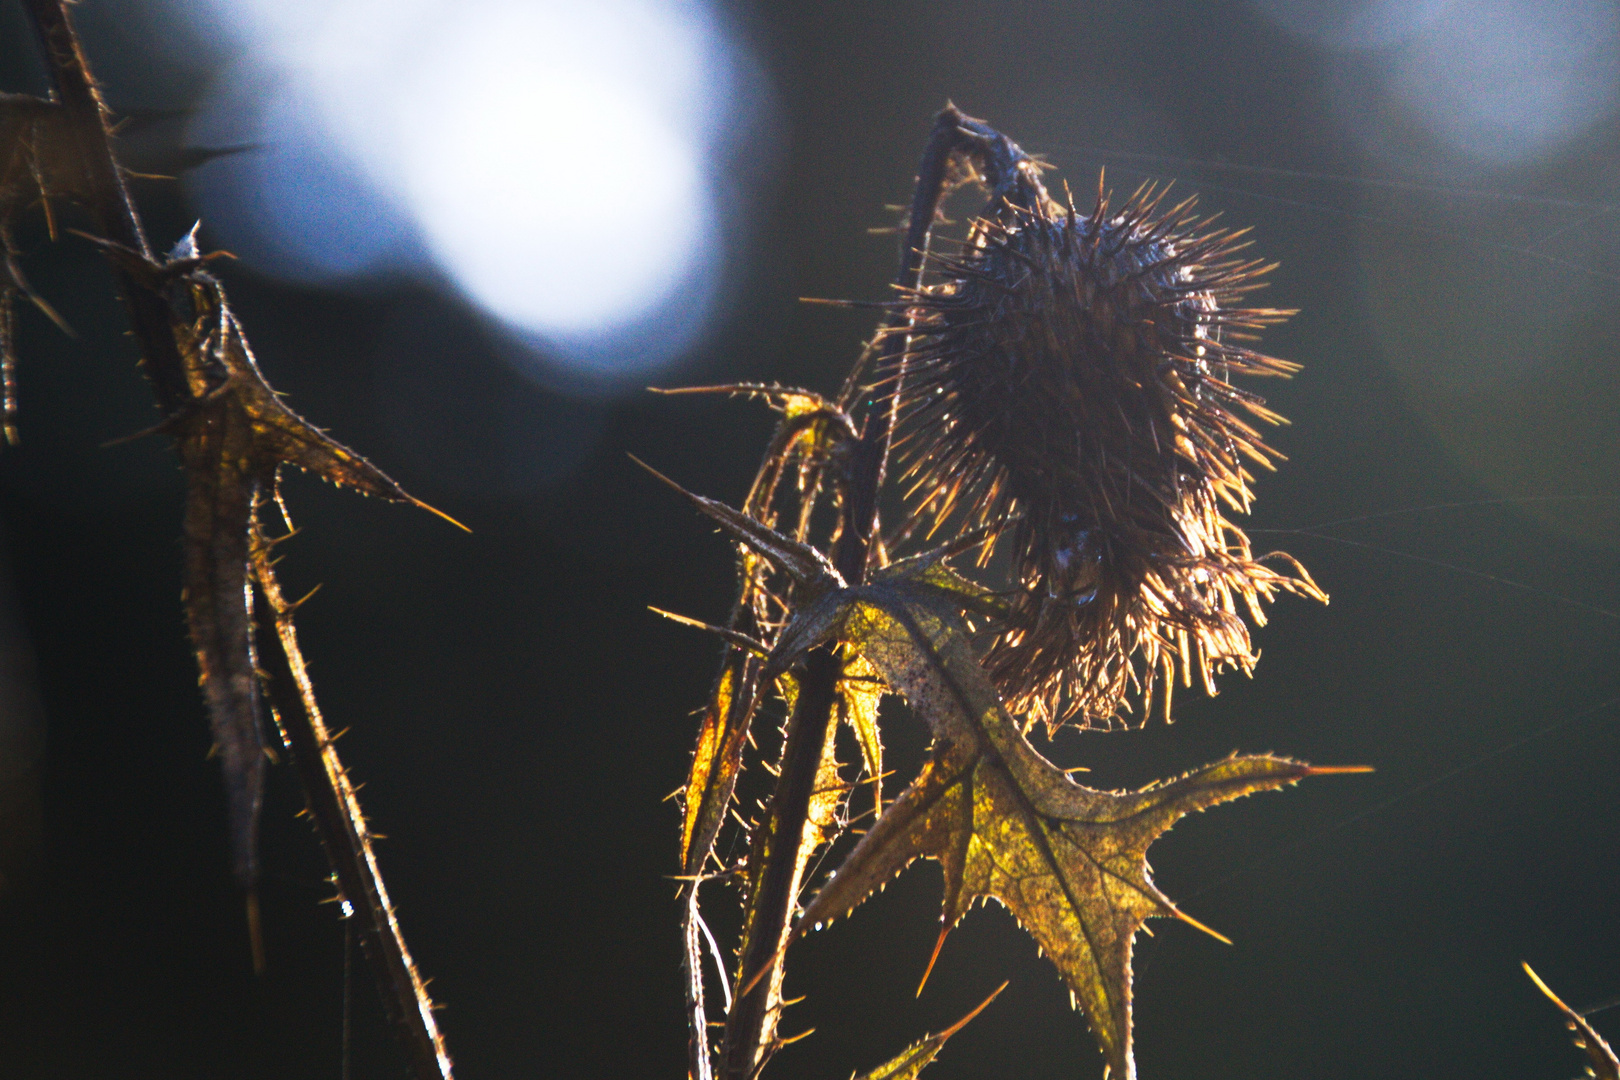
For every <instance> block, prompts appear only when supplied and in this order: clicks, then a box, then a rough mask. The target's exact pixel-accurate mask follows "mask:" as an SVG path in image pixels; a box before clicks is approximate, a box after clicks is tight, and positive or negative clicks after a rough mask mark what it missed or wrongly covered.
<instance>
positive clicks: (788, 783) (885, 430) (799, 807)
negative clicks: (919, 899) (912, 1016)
mask: <svg viewBox="0 0 1620 1080" xmlns="http://www.w3.org/2000/svg"><path fill="white" fill-rule="evenodd" d="M964 125H974V126H977V127H982V125H977V124H976V122H975V121H972V120H969V119H968V118H967V117H964V116H963V115H962V113H961V112H959V111H958V110H957V109H956V107H955V106H954V105H948V106H946V108H945V109H944V110H943V111H942V112H941V113H940V114H939V116H938V117H937V118H936V119H935V121H934V128H933V131H932V133H931V135H930V136H929V140H928V146H927V148H926V149H925V151H924V153H923V158H922V162H921V164H920V166H919V167H918V170H917V186H916V191H915V193H914V195H913V198H912V206H911V217H910V221H909V223H908V227H907V231H906V243H905V247H904V249H903V250H902V251H901V255H900V272H899V274H898V275H897V276H896V284H897V285H899V286H900V287H901V288H902V289H910V288H916V287H917V285H918V284H919V282H920V279H921V274H922V266H923V257H924V252H925V250H926V247H927V243H928V234H929V230H930V229H931V228H932V226H933V223H934V218H935V214H936V212H937V210H938V207H939V202H940V199H941V197H942V195H943V193H944V191H945V182H946V169H947V167H948V165H949V162H950V158H951V155H952V154H953V153H956V152H957V151H959V150H961V149H962V148H963V147H964V146H966V145H968V142H967V141H966V140H968V139H970V138H972V137H974V136H975V135H976V132H975V131H974V130H973V128H972V127H969V128H967V129H966V130H965V129H964ZM905 322H906V316H905V315H904V314H903V313H891V314H890V316H889V317H888V319H887V320H885V325H884V326H883V328H882V329H881V330H880V331H879V333H880V335H881V336H880V357H881V361H882V362H890V361H894V360H896V359H898V357H900V356H901V355H902V354H903V352H904V349H905V334H904V333H901V332H900V331H901V329H902V328H903V326H904V325H905ZM893 400H894V399H893V397H891V398H890V403H889V404H887V405H885V407H883V408H882V410H881V413H880V415H879V416H878V417H876V418H875V419H874V418H872V417H870V416H869V417H868V418H867V420H866V423H865V430H864V432H863V434H862V437H861V439H860V441H859V442H857V443H856V444H855V453H854V454H853V455H852V457H851V458H850V460H849V463H848V465H847V468H846V473H845V476H844V501H843V517H842V520H841V522H840V527H839V531H838V536H839V539H838V543H837V545H836V546H835V548H834V550H833V562H834V564H835V565H836V566H837V567H838V570H839V572H840V573H841V574H842V575H843V576H844V579H845V580H846V581H848V582H850V583H851V584H856V583H859V582H861V581H862V580H864V578H865V574H866V568H867V566H868V563H869V560H870V558H871V555H872V549H873V544H872V538H873V537H874V536H875V535H876V531H877V510H878V492H879V490H880V489H881V488H882V485H883V477H884V472H885V469H886V468H887V464H888V457H889V447H890V444H891V443H892V441H893V437H894V424H895V410H894V406H893V404H892V402H893ZM842 669H843V660H842V658H841V657H840V656H839V655H838V651H837V650H836V648H834V647H832V646H823V647H821V648H818V649H816V650H814V651H812V652H811V654H810V655H809V657H808V658H807V659H806V661H805V665H804V671H803V672H802V677H801V682H800V689H799V695H798V699H797V701H796V702H795V704H794V709H793V714H792V716H791V717H790V718H789V720H788V728H787V739H786V743H785V745H784V747H783V752H782V763H781V772H780V776H779V778H778V781H777V785H776V790H775V791H774V792H773V794H772V796H771V800H770V805H769V807H768V809H767V812H766V815H765V821H764V822H763V823H762V828H761V830H760V832H759V834H758V835H756V838H755V844H754V849H753V853H752V854H751V856H750V860H751V866H752V867H754V868H757V869H753V870H752V871H751V872H752V873H753V876H754V881H755V887H754V890H753V893H752V895H751V897H750V900H749V909H748V912H747V914H746V916H745V922H744V928H743V945H742V952H741V960H740V963H739V966H738V971H739V973H740V978H739V986H746V985H748V983H749V982H754V985H753V987H752V989H750V991H749V992H748V993H746V994H741V995H740V996H739V997H738V999H737V1000H736V1002H734V1004H733V1006H732V1010H731V1014H730V1015H729V1016H728V1017H727V1018H726V1035H725V1044H724V1049H723V1050H722V1069H723V1073H722V1075H723V1076H725V1077H726V1080H752V1077H754V1076H755V1075H756V1074H757V1073H758V1071H759V1069H760V1068H761V1067H762V1065H763V1064H764V1062H765V1061H766V1060H767V1059H768V1058H769V1056H770V1054H771V1051H772V1050H773V1048H774V1047H775V1046H776V1045H777V1041H776V1040H777V1037H776V1022H777V1019H778V1016H779V1015H780V1012H781V1007H782V1006H781V986H782V959H783V957H782V953H783V946H784V945H785V943H786V941H787V934H788V931H789V928H790V926H791V925H792V921H793V914H794V911H795V909H796V907H797V905H798V896H799V890H800V887H801V886H802V884H803V877H804V870H805V866H806V864H807V863H808V861H809V856H810V854H811V849H812V848H813V846H814V842H815V841H814V839H813V837H810V836H809V833H808V832H807V830H806V829H805V822H806V819H807V817H808V815H809V808H810V796H811V794H812V792H813V791H814V785H815V776H816V770H817V767H818V765H819V763H820V761H821V757H822V753H823V751H824V749H825V741H826V739H827V736H828V731H829V723H828V719H829V717H830V715H831V712H832V709H833V707H834V705H835V703H836V701H837V683H838V677H839V674H840V673H841V672H842ZM767 968H768V973H767V974H766V975H765V976H764V977H762V978H758V979H757V981H755V976H756V975H757V974H758V973H759V972H760V971H762V970H766V969H767ZM699 1000H700V1001H701V998H700V999H699ZM694 1075H695V1076H696V1075H701V1074H698V1073H696V1072H694Z"/></svg>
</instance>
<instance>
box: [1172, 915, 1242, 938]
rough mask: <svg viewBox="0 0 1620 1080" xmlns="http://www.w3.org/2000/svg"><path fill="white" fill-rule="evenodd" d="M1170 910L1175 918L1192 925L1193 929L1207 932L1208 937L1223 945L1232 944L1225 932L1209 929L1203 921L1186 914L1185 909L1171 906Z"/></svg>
mask: <svg viewBox="0 0 1620 1080" xmlns="http://www.w3.org/2000/svg"><path fill="white" fill-rule="evenodd" d="M1170 911H1171V914H1173V915H1175V917H1176V918H1178V919H1180V920H1181V921H1182V922H1184V923H1186V924H1187V925H1188V926H1191V927H1194V928H1195V929H1198V930H1202V931H1203V932H1204V933H1206V934H1208V935H1209V936H1210V937H1212V938H1214V939H1215V940H1216V941H1219V942H1220V943H1222V944H1223V945H1230V944H1232V939H1231V938H1229V937H1227V936H1226V935H1225V934H1223V933H1221V932H1220V931H1219V930H1212V929H1210V928H1209V927H1207V926H1205V925H1204V924H1203V923H1201V922H1199V921H1198V920H1197V919H1195V918H1193V917H1192V916H1191V915H1188V914H1187V913H1186V912H1185V911H1182V910H1181V909H1180V908H1171V909H1170Z"/></svg>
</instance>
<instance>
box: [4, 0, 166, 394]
mask: <svg viewBox="0 0 1620 1080" xmlns="http://www.w3.org/2000/svg"><path fill="white" fill-rule="evenodd" d="M23 6H24V7H25V8H26V9H27V11H28V15H29V18H30V19H31V20H32V21H33V24H34V29H35V31H36V33H37V34H38V35H39V40H40V45H41V47H42V48H43V50H44V53H45V64H46V66H47V67H48V68H49V69H50V73H51V81H52V83H53V84H54V86H55V88H56V96H57V98H58V99H59V100H60V101H61V103H62V108H63V110H64V111H65V112H66V114H67V117H68V121H69V125H70V127H71V129H72V131H73V138H74V141H75V144H76V148H77V149H78V154H77V158H78V162H79V166H80V168H81V169H83V170H84V174H83V177H82V178H81V180H80V182H78V183H75V184H73V185H72V187H73V189H74V190H75V191H77V192H80V193H81V197H82V198H83V199H85V200H86V202H87V204H88V208H89V210H90V213H91V214H92V215H93V216H94V218H95V219H96V224H97V225H98V226H99V227H100V229H101V234H102V235H103V236H105V237H106V238H107V239H108V240H111V241H112V242H113V243H115V244H118V245H120V246H122V247H125V248H128V249H129V250H131V251H138V252H140V253H141V254H142V255H144V256H146V257H147V258H148V259H150V258H151V257H152V248H151V246H150V245H149V244H148V243H147V241H146V230H145V228H143V227H142V225H141V218H140V215H139V214H138V213H137V212H136V210H135V204H134V202H133V201H132V200H131V199H130V195H129V187H128V185H126V184H125V183H124V171H123V169H122V167H121V166H120V165H119V164H118V158H117V157H116V156H115V155H114V153H113V149H112V142H111V132H110V131H109V130H108V127H107V107H106V105H105V103H104V102H103V101H102V100H101V91H100V89H99V88H98V87H97V86H96V82H95V79H94V78H92V77H91V74H90V69H89V66H88V65H87V64H86V63H85V59H84V50H83V49H82V48H80V46H79V36H78V34H77V33H75V32H74V29H73V23H72V21H71V20H70V19H69V17H68V5H67V3H66V2H65V0H23ZM113 273H114V274H115V275H116V277H117V281H118V292H119V295H120V296H121V297H122V298H123V301H124V307H125V310H126V311H127V312H128V314H129V321H130V326H131V328H132V329H133V330H134V332H135V340H136V341H138V342H139V343H140V346H141V358H142V361H143V362H144V364H145V366H146V374H147V377H148V378H149V379H151V381H152V390H153V392H154V393H155V394H156V395H157V399H158V407H159V408H161V409H162V410H163V412H164V414H165V415H169V416H172V415H174V414H175V412H177V411H178V410H179V409H180V408H181V407H182V406H183V405H184V404H185V402H186V400H187V399H188V398H189V396H190V395H189V394H188V392H187V390H186V379H185V372H184V369H183V367H182V364H181V360H180V345H179V343H178V342H177V341H175V339H174V334H173V332H172V331H171V330H170V328H169V307H168V303H167V302H166V301H165V300H164V299H163V297H161V296H159V295H158V294H156V293H154V292H153V291H152V290H150V289H148V288H146V287H145V286H143V285H142V284H141V283H140V282H138V281H136V280H135V278H134V276H133V275H132V274H131V273H130V272H129V271H128V270H127V269H125V268H124V267H122V266H119V265H118V264H117V263H116V262H114V263H113Z"/></svg>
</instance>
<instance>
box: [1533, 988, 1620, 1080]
mask: <svg viewBox="0 0 1620 1080" xmlns="http://www.w3.org/2000/svg"><path fill="white" fill-rule="evenodd" d="M1524 973H1525V974H1526V975H1528V976H1530V981H1531V982H1533V983H1535V984H1536V987H1537V988H1538V989H1539V990H1540V991H1541V992H1542V993H1543V994H1546V995H1547V999H1548V1000H1549V1001H1551V1002H1552V1003H1553V1004H1554V1005H1556V1006H1558V1011H1559V1012H1561V1013H1563V1014H1564V1024H1565V1026H1567V1027H1568V1028H1569V1030H1570V1033H1571V1035H1572V1037H1573V1039H1574V1042H1575V1047H1576V1049H1578V1050H1581V1051H1584V1052H1585V1054H1586V1075H1587V1076H1592V1077H1596V1078H1597V1080H1620V1058H1616V1057H1615V1056H1614V1051H1613V1050H1611V1049H1609V1044H1608V1043H1606V1042H1604V1041H1603V1036H1601V1035H1599V1034H1598V1033H1597V1031H1596V1030H1595V1029H1593V1027H1592V1025H1591V1024H1589V1023H1587V1020H1586V1017H1584V1016H1582V1015H1581V1014H1580V1013H1578V1012H1576V1011H1575V1010H1574V1009H1572V1008H1570V1007H1569V1006H1568V1005H1565V1004H1564V1003H1563V1002H1562V1001H1561V1000H1559V997H1558V995H1557V994H1555V993H1553V992H1552V990H1551V989H1550V988H1549V987H1548V986H1547V984H1546V983H1544V982H1542V981H1541V976H1540V975H1537V974H1536V973H1535V972H1534V971H1533V970H1531V967H1530V965H1529V964H1525V965H1524Z"/></svg>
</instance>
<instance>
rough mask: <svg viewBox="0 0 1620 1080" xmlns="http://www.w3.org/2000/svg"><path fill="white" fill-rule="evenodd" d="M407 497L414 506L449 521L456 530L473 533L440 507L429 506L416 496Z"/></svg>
mask: <svg viewBox="0 0 1620 1080" xmlns="http://www.w3.org/2000/svg"><path fill="white" fill-rule="evenodd" d="M405 497H406V498H407V499H410V501H411V505H412V506H417V507H420V508H422V509H423V510H426V511H427V512H428V513H430V514H432V515H433V516H434V517H441V518H443V519H444V520H446V521H448V522H449V523H450V524H452V525H454V526H455V527H456V528H458V529H460V530H461V531H462V532H464V533H470V532H472V530H471V529H469V528H467V526H465V525H463V524H462V523H461V522H459V521H457V520H456V519H455V518H453V517H451V516H450V515H449V514H447V513H445V512H444V511H443V510H440V509H439V508H438V507H436V506H429V505H428V504H427V503H425V502H423V501H422V500H421V499H418V498H416V497H415V496H411V495H407V496H405Z"/></svg>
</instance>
